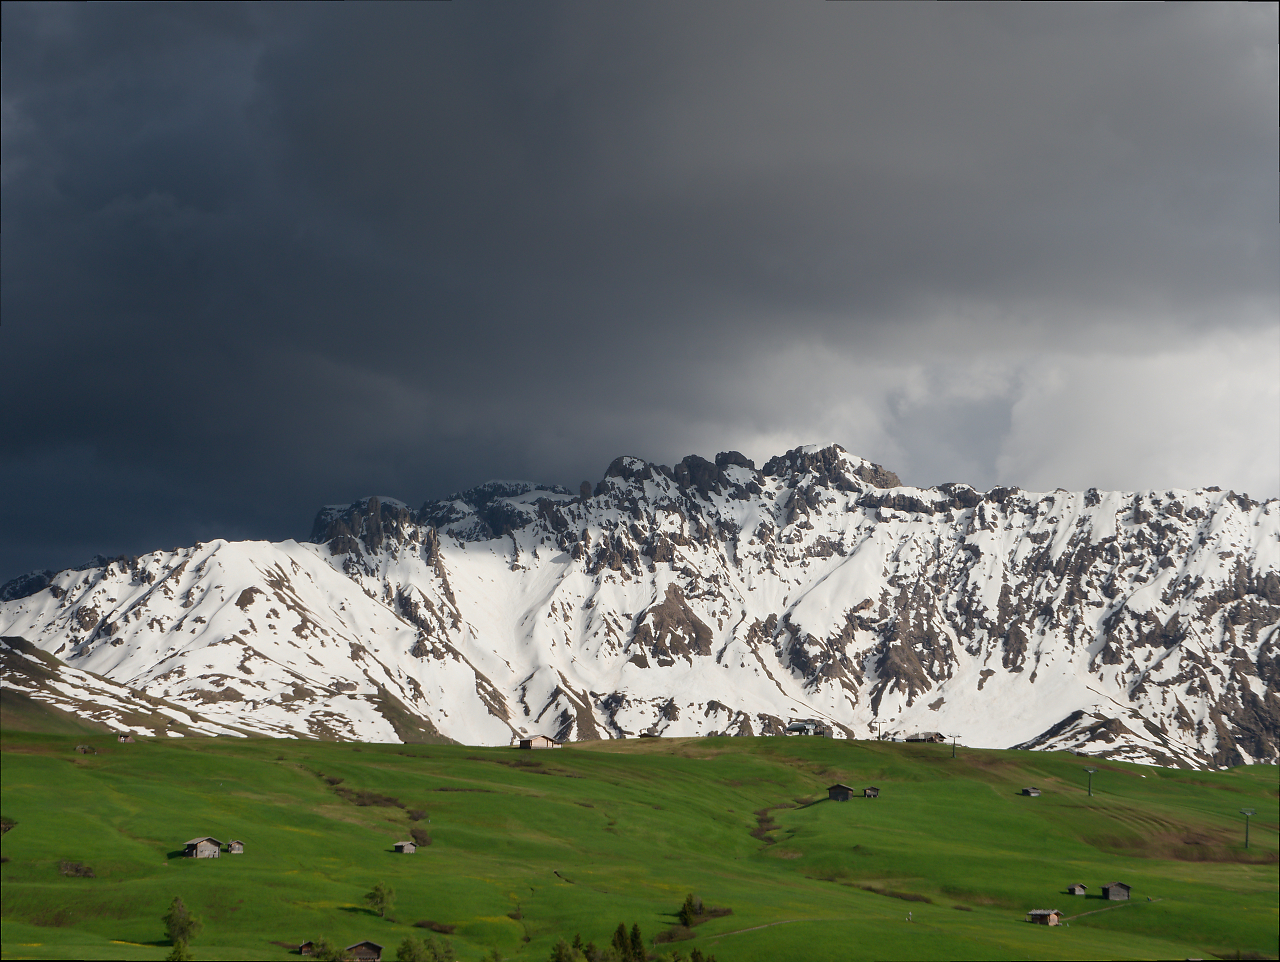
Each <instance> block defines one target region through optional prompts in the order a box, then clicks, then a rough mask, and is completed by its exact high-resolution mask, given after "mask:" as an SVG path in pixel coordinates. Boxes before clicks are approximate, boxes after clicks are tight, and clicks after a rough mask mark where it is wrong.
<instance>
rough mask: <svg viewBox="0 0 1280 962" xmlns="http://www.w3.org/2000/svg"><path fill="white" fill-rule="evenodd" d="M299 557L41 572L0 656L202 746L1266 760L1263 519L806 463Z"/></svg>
mask: <svg viewBox="0 0 1280 962" xmlns="http://www.w3.org/2000/svg"><path fill="white" fill-rule="evenodd" d="M312 542H313V543H311V544H296V543H294V542H285V543H283V544H279V545H266V544H263V543H261V542H244V543H228V542H221V541H218V542H211V543H209V544H201V545H194V546H192V547H190V548H182V549H177V550H175V551H172V552H153V553H152V554H150V555H147V556H144V557H142V558H134V559H116V560H114V561H111V562H108V561H106V559H99V561H100V562H101V563H95V564H91V565H88V566H83V567H82V568H80V569H74V570H67V571H62V572H37V573H35V574H34V575H32V576H26V577H24V578H23V579H18V580H16V581H14V582H11V583H10V584H9V585H6V586H4V588H3V589H0V633H3V634H5V635H12V636H20V637H22V638H24V639H27V640H28V641H29V642H30V643H32V644H33V645H35V646H36V647H37V648H38V649H39V650H40V651H42V652H44V653H46V654H48V655H51V656H56V659H59V660H60V663H62V664H65V665H66V666H67V668H66V670H67V671H83V672H89V673H90V674H91V675H92V678H90V679H89V680H88V681H86V680H85V679H84V678H82V679H81V682H77V683H76V684H81V683H83V685H88V684H90V682H92V684H93V685H98V684H100V681H93V679H99V680H101V679H107V680H109V681H111V682H112V683H113V684H114V683H119V684H128V685H130V686H134V688H136V689H137V691H138V692H141V693H143V694H145V696H146V697H155V698H166V699H169V700H170V702H171V703H172V704H174V705H178V706H181V707H182V710H183V711H185V712H188V713H189V714H190V717H191V718H192V719H195V721H192V723H191V724H192V725H193V726H195V727H194V728H193V729H192V730H204V729H200V728H199V725H201V724H207V725H209V726H213V727H211V728H208V730H210V731H213V730H215V729H218V730H224V729H225V730H231V729H235V730H253V731H257V732H260V733H277V734H292V735H304V736H311V737H343V738H347V737H351V738H356V737H359V738H379V739H392V738H411V737H417V736H416V735H414V734H413V732H415V731H426V730H430V731H432V732H436V733H439V734H441V735H444V736H448V737H451V738H455V739H457V740H459V741H467V742H479V743H489V744H492V743H505V742H506V741H507V740H508V739H509V738H512V737H515V736H516V735H519V734H523V733H530V732H538V731H540V732H545V733H546V734H550V735H554V736H556V737H562V738H588V737H629V736H631V735H635V734H637V733H639V732H649V733H666V734H673V735H674V734H685V735H692V734H709V733H733V734H762V733H776V732H781V731H782V730H783V729H784V728H785V727H786V723H787V722H788V720H790V719H791V718H797V717H802V718H821V719H823V720H824V723H825V724H829V725H830V726H831V727H832V728H833V730H834V731H835V732H836V733H837V734H838V736H839V737H859V738H865V737H868V736H869V735H870V734H871V732H872V731H875V732H877V733H888V734H890V735H897V736H900V737H901V736H905V735H907V734H910V733H911V732H913V731H915V730H921V729H924V730H945V731H951V732H955V733H956V734H957V735H958V736H959V737H960V740H961V741H962V742H968V743H969V744H973V745H980V746H987V747H1009V746H1011V745H1018V746H1021V747H1031V748H1069V749H1071V750H1073V751H1087V752H1088V753H1090V754H1092V755H1095V756H1100V757H1115V758H1123V759H1128V760H1139V761H1147V762H1156V763H1161V764H1177V765H1192V766H1221V765H1229V764H1239V763H1240V762H1260V761H1275V760H1276V759H1277V757H1278V756H1280V751H1278V748H1277V745H1278V744H1280V694H1278V690H1280V689H1278V686H1280V501H1277V500H1271V501H1264V502H1257V501H1254V500H1251V499H1248V498H1245V497H1242V496H1239V495H1235V494H1231V493H1227V494H1224V493H1222V492H1221V491H1218V490H1217V489H1211V488H1206V489H1200V490H1196V491H1152V492H1104V491H1098V490H1095V489H1091V490H1089V491H1085V492H1070V491H1064V490H1062V489H1058V490H1056V491H1053V492H1048V493H1035V492H1027V491H1022V490H1019V489H1018V488H1013V487H999V488H993V489H992V490H990V491H987V492H985V493H984V492H979V491H976V490H975V489H974V488H973V487H971V486H970V485H967V484H958V483H953V484H942V485H938V486H937V487H934V488H914V487H909V486H904V485H901V484H900V483H899V480H898V478H897V477H896V475H894V474H893V473H892V472H890V471H888V470H886V469H885V468H884V467H882V466H880V465H877V464H873V463H871V462H868V461H865V460H863V459H861V458H858V457H856V456H854V455H851V454H849V453H848V452H847V451H845V450H844V449H843V448H841V447H839V446H838V445H827V446H808V447H800V448H795V449H793V450H791V451H788V452H787V453H785V454H783V455H779V456H777V457H774V458H770V459H769V460H768V461H767V462H766V463H765V464H764V465H763V466H762V467H760V468H758V469H757V468H756V467H755V466H754V465H753V463H752V462H751V461H750V460H749V459H747V458H745V457H743V456H742V455H741V454H740V453H738V452H733V451H728V452H722V453H720V454H718V455H716V456H715V458H714V459H711V460H707V459H705V458H702V457H700V456H697V455H690V456H689V457H686V458H683V459H682V460H681V461H680V462H679V463H678V464H676V465H674V466H671V467H668V466H665V465H660V464H655V463H652V462H648V461H645V460H643V459H640V458H633V457H621V458H617V459H615V460H614V461H613V462H612V463H611V464H610V465H609V467H608V469H607V470H606V472H605V475H604V477H603V478H602V479H601V480H600V481H599V482H598V483H597V484H595V485H594V486H591V485H587V484H584V486H583V488H582V489H581V490H579V491H578V492H576V493H571V492H569V491H567V490H565V489H564V488H560V487H557V486H547V485H537V484H533V483H531V482H523V481H492V482H487V483H486V484H482V485H478V486H476V487H475V488H471V489H468V490H466V491H463V492H459V493H456V494H453V495H450V496H449V497H448V498H445V499H441V500H438V501H429V502H427V503H426V504H424V505H423V506H422V507H421V508H420V509H418V510H417V511H414V510H412V509H410V508H409V507H408V506H407V505H406V504H404V503H403V502H401V501H397V500H395V499H393V498H386V497H370V498H364V499H361V500H360V501H357V502H354V503H353V504H349V505H340V506H330V507H327V508H325V509H323V510H322V511H321V512H320V513H319V514H318V515H317V518H316V522H315V525H314V527H313V531H312ZM19 647H20V646H19ZM23 650H25V649H23ZM24 677H26V676H24ZM77 677H78V676H77ZM85 678H89V676H87V675H86V676H85ZM105 683H106V682H105V681H102V682H101V684H105ZM64 687H65V686H64ZM59 690H62V689H58V688H57V686H53V687H50V688H49V689H48V691H47V692H46V695H47V697H49V698H56V697H60V696H58V695H57V694H56V692H57V691H59ZM130 697H133V696H130ZM139 697H142V695H139ZM246 709H247V710H246ZM200 719H204V721H200ZM406 725H409V726H410V727H409V728H406V727H405V726H406ZM218 726H222V728H221V729H219V728H218Z"/></svg>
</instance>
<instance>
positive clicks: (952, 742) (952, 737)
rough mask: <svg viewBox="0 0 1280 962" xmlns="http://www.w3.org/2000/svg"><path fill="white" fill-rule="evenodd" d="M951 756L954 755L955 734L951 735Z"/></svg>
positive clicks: (953, 756)
mask: <svg viewBox="0 0 1280 962" xmlns="http://www.w3.org/2000/svg"><path fill="white" fill-rule="evenodd" d="M951 757H952V758H955V757H956V736H955V735H952V736H951Z"/></svg>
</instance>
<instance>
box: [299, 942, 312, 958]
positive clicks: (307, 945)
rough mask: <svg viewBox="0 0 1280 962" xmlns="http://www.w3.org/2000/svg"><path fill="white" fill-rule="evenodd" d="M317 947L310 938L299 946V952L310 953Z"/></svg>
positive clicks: (302, 953) (301, 953) (300, 953)
mask: <svg viewBox="0 0 1280 962" xmlns="http://www.w3.org/2000/svg"><path fill="white" fill-rule="evenodd" d="M315 947H316V944H315V943H314V942H312V941H311V940H310V939H308V940H307V941H306V942H303V943H302V944H301V945H300V946H298V954H299V955H310V954H311V952H312V950H314V949H315Z"/></svg>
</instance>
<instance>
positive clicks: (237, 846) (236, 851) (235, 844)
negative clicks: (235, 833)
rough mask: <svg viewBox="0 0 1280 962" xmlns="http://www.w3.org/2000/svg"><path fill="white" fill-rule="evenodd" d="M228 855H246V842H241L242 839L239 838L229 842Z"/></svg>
mask: <svg viewBox="0 0 1280 962" xmlns="http://www.w3.org/2000/svg"><path fill="white" fill-rule="evenodd" d="M227 854H228V855H243V854H244V842H242V841H240V839H238V838H233V839H232V840H231V841H229V842H228V843H227Z"/></svg>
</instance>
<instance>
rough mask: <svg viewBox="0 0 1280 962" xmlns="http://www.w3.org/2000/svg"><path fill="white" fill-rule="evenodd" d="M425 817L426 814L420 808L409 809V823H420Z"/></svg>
mask: <svg viewBox="0 0 1280 962" xmlns="http://www.w3.org/2000/svg"><path fill="white" fill-rule="evenodd" d="M426 817H427V813H426V812H424V811H423V810H422V809H420V808H411V809H409V821H411V822H420V821H422V820H423V819H424V818H426Z"/></svg>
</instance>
